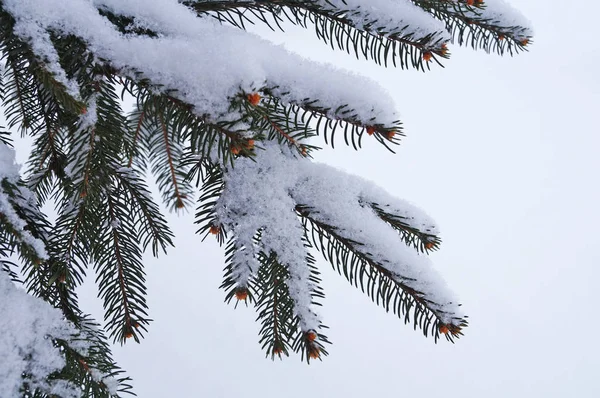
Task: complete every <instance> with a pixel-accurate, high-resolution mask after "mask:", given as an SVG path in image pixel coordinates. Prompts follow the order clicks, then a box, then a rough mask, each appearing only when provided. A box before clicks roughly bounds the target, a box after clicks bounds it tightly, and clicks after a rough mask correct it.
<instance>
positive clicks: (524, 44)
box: [521, 39, 529, 46]
mask: <svg viewBox="0 0 600 398" xmlns="http://www.w3.org/2000/svg"><path fill="white" fill-rule="evenodd" d="M528 44H529V39H523V40H521V45H522V46H526V45H528Z"/></svg>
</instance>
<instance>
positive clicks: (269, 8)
mask: <svg viewBox="0 0 600 398" xmlns="http://www.w3.org/2000/svg"><path fill="white" fill-rule="evenodd" d="M412 2H413V3H414V4H415V5H416V6H418V7H421V8H422V9H423V10H425V11H427V12H429V13H430V14H432V15H433V16H435V17H436V18H437V19H439V20H441V21H443V22H444V23H445V24H446V27H447V29H448V31H450V32H451V34H452V36H453V38H454V40H455V41H456V42H458V43H459V44H463V43H464V44H468V45H470V46H472V47H474V48H481V49H484V50H485V51H488V52H489V51H495V52H498V53H500V54H504V53H509V54H513V53H515V52H518V51H520V50H523V49H524V48H525V45H526V44H527V42H528V40H529V38H527V39H525V40H518V38H519V37H523V32H524V30H523V29H524V28H521V27H518V26H515V27H510V26H508V27H507V26H498V24H497V23H496V22H497V21H492V20H486V19H484V18H481V17H480V16H478V14H477V10H478V9H480V7H482V5H481V4H479V3H477V4H475V5H474V6H469V5H467V3H466V2H465V1H460V2H449V1H444V0H413V1H412ZM182 3H183V4H184V5H186V6H187V7H189V8H190V9H192V10H193V11H194V12H195V13H196V14H197V15H198V17H199V18H215V19H216V20H218V21H220V22H221V23H223V24H228V25H232V26H234V27H237V28H239V29H245V28H246V27H247V26H248V24H255V23H257V22H258V23H263V24H266V25H267V26H269V27H270V28H271V29H273V30H277V29H278V30H281V31H283V28H284V24H287V23H291V24H294V25H298V26H301V27H303V28H307V29H311V30H314V32H315V34H316V36H317V37H318V38H319V39H320V40H322V41H323V42H324V43H326V44H327V45H329V46H330V47H331V48H333V49H341V50H343V51H347V52H348V53H351V54H353V55H355V56H356V57H358V58H363V59H367V60H371V61H374V62H376V63H378V64H381V65H384V66H392V65H393V66H398V67H400V68H416V69H418V70H425V69H428V68H429V67H430V64H431V62H429V61H431V60H433V61H436V62H438V63H439V62H440V61H441V60H443V59H445V58H448V56H449V54H448V51H447V48H446V46H445V45H446V43H444V42H443V41H444V40H443V38H442V36H440V35H438V34H431V35H429V36H426V37H424V38H420V39H416V38H415V37H413V36H412V35H411V34H409V33H407V32H409V31H410V29H409V26H390V27H382V26H381V24H380V23H379V21H377V20H375V19H373V18H371V17H370V15H369V14H367V15H363V14H361V13H359V12H358V11H356V10H349V9H338V8H336V7H335V6H334V5H333V4H331V3H329V2H322V1H320V2H317V1H316V0H308V1H300V0H263V1H247V0H240V1H213V0H200V1H183V2H182ZM98 11H99V13H100V14H101V15H102V16H104V17H105V18H106V20H107V21H108V22H109V23H112V25H113V26H114V27H115V28H116V30H118V31H120V32H122V33H126V34H129V35H137V36H145V37H158V36H159V35H160V32H155V31H153V30H151V29H149V28H146V27H144V24H143V21H142V23H141V24H140V23H138V22H140V21H138V20H137V19H136V18H135V17H132V16H129V15H127V16H123V15H117V14H115V13H114V12H113V11H111V10H109V9H106V8H101V9H99V10H98ZM355 17H360V18H362V19H363V20H362V24H361V25H360V26H359V25H358V24H357V23H356V22H355ZM14 28H15V20H14V19H13V17H12V16H11V15H10V14H9V13H8V12H7V11H5V10H4V8H3V4H2V0H0V62H1V64H2V68H0V72H1V73H0V106H1V107H2V109H3V111H4V114H5V116H6V120H7V129H8V131H4V130H3V128H0V145H10V143H11V134H14V133H15V132H18V133H20V134H21V135H28V136H30V137H31V138H32V140H33V148H32V151H31V153H30V157H29V161H28V164H27V166H28V167H27V172H26V174H25V175H24V176H23V178H22V179H18V180H16V181H15V180H8V179H4V180H2V181H0V195H3V196H2V197H6V198H8V199H7V200H8V202H9V203H10V205H11V206H12V207H13V208H14V209H15V213H16V214H17V216H18V218H19V219H20V220H21V221H23V223H24V224H25V225H26V227H25V228H23V229H20V228H19V227H18V226H17V225H14V222H13V221H14V219H11V218H10V217H7V216H6V215H5V214H2V213H0V268H1V269H2V270H3V271H5V272H7V273H8V274H9V276H10V277H11V278H12V279H13V280H14V281H15V282H16V283H21V280H22V283H23V284H24V286H26V288H27V290H28V292H29V293H31V294H32V295H34V296H37V297H40V298H42V299H43V300H45V301H46V302H48V303H49V304H50V305H52V306H54V307H56V308H58V309H60V311H62V314H63V315H64V318H65V319H66V320H68V321H70V322H72V323H73V324H74V325H75V327H76V328H77V330H78V332H79V334H78V336H77V338H76V339H75V340H73V341H63V340H57V339H55V340H53V341H54V343H55V345H56V347H57V348H58V349H59V350H60V352H61V353H62V354H63V356H64V358H65V360H66V363H67V365H66V367H65V368H64V369H62V370H61V371H60V372H57V373H55V374H52V375H50V376H49V377H50V378H51V379H60V380H68V381H71V382H73V383H76V385H79V386H81V387H82V389H83V393H84V396H86V397H109V396H111V393H110V392H109V389H108V388H107V385H105V384H104V382H103V381H101V380H97V379H95V378H94V377H92V376H93V374H94V372H95V371H96V370H97V371H100V372H101V373H103V374H104V375H106V376H112V377H114V379H115V380H117V381H118V383H119V388H118V390H119V394H123V393H132V389H131V385H130V380H129V378H127V377H126V376H125V375H124V373H123V371H122V370H121V369H120V368H119V367H118V366H117V365H116V364H115V362H114V361H113V359H112V357H111V352H110V345H109V340H108V339H107V337H106V336H105V331H106V335H108V337H109V338H110V340H112V342H113V343H115V342H118V343H121V344H123V343H125V342H126V341H128V339H129V338H133V340H134V341H136V342H139V341H140V340H141V338H142V337H143V333H145V332H148V325H149V323H150V315H151V313H150V310H149V309H148V307H147V304H146V285H145V270H144V264H143V255H144V253H145V252H146V250H151V252H152V254H153V255H154V256H158V255H159V254H160V253H165V252H166V251H167V249H168V248H169V247H170V246H172V245H173V241H172V238H173V235H172V233H171V231H170V229H169V226H168V223H167V221H166V219H165V217H164V216H163V214H162V212H161V208H160V206H159V204H158V203H157V202H156V201H155V199H154V198H153V197H152V194H151V192H150V188H149V186H148V184H147V182H146V179H147V177H148V174H150V175H152V176H153V177H154V179H155V181H156V184H157V187H158V190H159V192H160V199H162V200H161V203H162V204H163V205H164V206H166V208H167V209H168V210H170V211H180V210H186V209H189V208H191V206H192V204H193V203H194V201H195V200H197V204H196V206H197V207H196V213H195V222H196V224H198V231H197V232H198V234H199V235H201V236H202V237H203V239H204V238H206V237H207V236H211V235H214V236H215V237H216V239H217V241H218V242H219V243H220V244H221V245H224V246H225V275H224V281H223V283H222V285H221V288H222V289H223V290H224V291H225V300H226V301H227V302H229V301H234V302H236V305H237V304H238V303H241V302H242V301H243V302H244V304H246V305H247V304H252V305H254V306H255V307H256V310H257V313H258V316H257V321H258V322H259V323H260V332H259V342H260V344H261V346H262V348H263V349H264V350H265V353H266V356H267V357H271V358H272V359H274V358H275V357H282V356H283V355H285V356H288V355H289V354H290V353H292V352H295V353H300V354H301V357H302V358H303V359H304V358H306V360H307V361H308V362H309V361H310V360H313V359H321V358H322V357H323V356H325V355H327V350H326V347H325V344H327V343H329V340H328V338H327V336H326V335H325V334H323V331H324V330H325V329H326V328H327V327H326V326H325V325H322V324H319V327H318V329H319V330H305V328H303V326H302V321H303V320H302V319H300V317H299V315H298V311H296V310H297V308H296V305H297V303H296V302H295V301H294V299H293V298H292V295H291V294H290V286H289V285H290V280H291V273H290V269H289V268H288V266H287V265H285V264H282V263H281V262H280V260H279V258H278V253H265V252H263V251H258V252H257V254H255V258H254V259H255V260H256V269H253V270H251V271H252V272H249V273H248V274H249V275H250V276H249V277H248V278H246V279H245V280H243V281H241V280H240V278H238V277H237V276H238V275H237V274H236V273H239V267H240V264H237V263H236V260H235V258H236V254H240V253H244V251H246V250H248V251H249V250H250V248H249V247H244V246H243V245H242V244H241V243H240V242H239V240H238V239H237V238H238V237H236V236H234V235H233V233H232V232H231V231H227V230H226V228H225V226H223V225H222V224H221V222H220V221H219V215H218V214H217V212H216V210H215V209H216V206H217V205H218V203H219V199H220V198H221V195H222V193H223V192H224V189H225V184H226V173H227V172H228V171H231V170H233V169H234V168H235V164H236V159H239V158H240V157H244V158H251V159H254V158H255V156H256V154H257V151H260V150H261V149H262V148H263V147H262V146H261V145H264V142H266V141H278V142H279V143H280V144H282V145H287V146H289V147H290V148H292V149H294V150H295V151H296V152H297V153H298V155H299V156H303V157H310V156H311V153H313V151H315V150H318V149H319V148H318V147H317V146H315V145H314V140H311V141H309V139H311V138H314V137H322V139H323V141H324V142H325V144H327V145H331V146H332V147H333V146H334V145H335V144H336V143H338V142H339V141H340V140H342V139H343V142H344V143H345V144H346V145H348V146H352V147H353V148H354V149H359V148H360V147H361V145H362V140H363V138H364V137H365V134H366V135H367V136H372V139H374V140H376V141H377V142H379V143H380V144H382V145H383V146H384V147H386V148H387V149H389V150H392V148H391V145H397V144H399V143H400V138H401V137H402V136H403V135H404V132H403V130H402V124H401V122H400V121H395V122H393V123H391V124H390V125H383V124H380V123H377V122H376V121H375V120H374V119H373V120H369V121H364V120H361V119H360V118H359V117H358V113H357V112H356V111H355V110H354V109H352V108H351V107H350V106H349V105H343V106H340V107H339V108H337V109H332V108H331V107H329V106H328V105H327V104H325V103H323V102H322V101H321V100H320V99H319V98H305V99H303V100H301V101H292V102H290V101H283V100H282V98H284V97H285V96H286V95H287V94H289V93H285V92H282V90H281V89H280V88H279V87H276V86H270V85H269V84H268V82H267V83H257V84H259V85H258V86H256V87H255V88H254V89H253V90H252V91H251V92H245V91H243V90H242V89H240V90H239V92H237V93H236V94H235V95H233V96H232V97H231V98H229V99H228V100H229V109H228V113H227V114H226V115H221V116H222V117H217V116H215V115H212V116H209V115H203V114H199V113H198V112H197V110H196V109H194V107H193V106H192V105H191V104H189V103H187V102H185V97H184V96H181V95H180V93H178V92H177V91H174V90H166V89H165V88H164V87H162V86H160V85H158V84H156V82H152V81H150V80H149V79H147V78H146V77H145V75H144V72H143V71H136V70H133V69H126V70H122V69H119V67H117V66H115V65H112V64H111V63H110V61H108V60H104V59H99V58H98V57H97V56H96V55H95V54H93V53H92V52H91V50H90V48H88V45H87V43H85V42H84V41H83V40H82V39H81V38H79V37H76V36H72V35H64V34H62V33H61V32H54V31H51V32H48V33H49V34H50V38H51V42H52V45H53V46H54V49H55V50H56V53H57V55H58V58H59V61H60V67H61V68H62V69H63V70H64V72H65V75H66V77H67V78H68V79H69V80H70V81H72V82H74V83H75V85H76V86H77V87H76V88H77V90H78V92H76V93H74V92H72V91H73V90H72V89H70V88H69V87H66V86H65V84H63V83H61V80H60V79H58V78H57V76H55V75H54V74H53V73H52V72H51V70H53V69H52V68H51V67H50V66H49V65H48V64H47V62H49V61H48V60H45V59H42V58H40V57H39V56H37V55H36V54H34V52H33V50H32V47H31V45H30V43H28V42H27V40H25V39H22V38H20V37H18V36H17V35H16V34H15V32H14ZM430 57H431V59H430ZM182 98H183V99H182ZM126 99H133V100H134V101H135V104H134V106H133V108H132V109H124V108H123V103H124V100H126ZM232 115H235V116H232ZM197 192H198V194H199V196H198V198H196V193H197ZM32 195H33V196H32ZM46 203H49V204H51V205H54V206H55V210H56V213H57V216H56V219H54V220H50V219H49V218H48V217H46V216H45V215H44V214H43V213H42V211H41V210H40V209H41V206H42V205H44V204H46ZM361 205H362V206H364V207H367V208H370V209H372V210H373V213H374V214H375V215H376V216H377V217H379V218H380V219H381V220H383V221H384V222H385V223H387V224H388V225H389V226H390V227H391V228H393V229H394V230H395V231H397V232H398V242H399V244H401V243H402V242H404V243H406V244H407V245H408V246H411V247H412V248H414V249H415V250H417V251H420V252H421V253H425V254H427V253H428V252H429V251H431V250H437V249H438V247H439V245H440V243H441V240H440V238H439V237H438V236H436V235H435V233H434V232H433V229H429V228H427V227H424V228H422V229H420V228H417V227H415V226H414V223H413V222H411V219H409V218H406V216H404V215H401V214H398V213H397V212H395V211H394V210H393V209H392V208H391V206H388V205H386V204H382V203H373V201H367V200H364V201H363V202H362V203H361ZM294 210H295V211H296V215H297V217H298V220H299V221H300V222H301V223H302V225H303V227H304V232H305V236H304V238H303V242H302V244H303V245H304V247H305V248H306V257H305V258H304V259H302V261H303V262H304V263H305V265H306V267H307V269H308V270H309V280H310V284H311V291H310V295H311V299H312V305H317V306H318V305H320V300H322V299H323V298H324V293H323V291H322V290H321V288H320V274H319V271H318V270H317V268H316V265H315V259H314V257H313V256H312V254H311V253H310V251H311V250H314V249H316V250H318V251H320V252H321V253H322V254H323V256H324V257H325V258H326V259H327V260H328V261H329V262H331V264H332V265H333V267H334V268H335V269H336V270H337V271H338V272H339V273H340V274H342V275H344V277H345V278H346V279H348V281H349V282H350V283H351V284H352V285H354V286H356V287H359V288H360V289H361V290H362V291H363V292H364V293H366V294H367V295H368V296H369V297H371V299H372V300H373V301H374V302H376V303H377V304H378V305H381V306H382V307H383V308H385V310H386V311H392V312H393V313H395V314H396V315H397V316H398V317H399V318H401V319H403V320H404V321H405V322H406V323H409V322H412V323H413V325H414V328H415V329H417V328H420V329H421V330H422V331H423V334H424V335H425V336H428V335H432V336H433V337H434V339H435V341H437V339H438V338H439V337H440V334H442V333H443V334H444V335H445V336H446V338H447V339H448V340H450V341H453V339H455V338H458V337H459V336H460V335H462V332H461V329H462V328H464V327H466V326H467V320H466V319H459V318H454V319H452V322H451V324H447V323H444V322H442V320H441V319H442V318H443V317H444V315H445V314H444V313H443V312H442V311H441V310H439V306H436V305H435V304H436V303H433V302H430V301H428V300H427V299H426V298H425V297H424V294H423V293H421V292H419V291H417V290H414V289H412V288H410V287H409V286H408V284H407V283H406V282H408V280H407V279H406V278H404V279H403V278H402V276H400V275H394V274H392V273H391V272H390V271H389V270H388V267H386V264H383V263H380V262H378V261H376V260H375V259H374V258H373V256H372V255H371V254H370V253H369V252H368V250H365V248H364V245H363V244H362V243H361V242H358V241H355V240H351V239H347V238H344V234H343V233H341V232H342V231H340V230H339V228H338V227H336V226H335V225H329V224H327V223H324V222H322V221H319V220H318V218H317V217H315V215H316V214H317V213H318V209H314V208H310V207H308V206H303V205H301V204H299V205H298V206H297V207H296V208H295V209H290V211H294ZM240 216H243V215H240ZM24 231H25V232H26V233H27V234H31V236H32V237H33V238H35V239H37V240H38V241H39V242H41V243H42V244H43V245H44V246H45V248H46V252H47V256H46V257H44V256H40V253H39V252H38V251H37V250H36V248H35V247H32V245H31V242H30V240H28V239H26V237H27V236H28V235H27V236H26V234H25V232H24ZM261 232H262V231H261V230H258V231H256V236H255V237H254V243H255V244H256V245H255V246H256V247H260V241H261ZM246 253H247V252H246ZM42 257H44V258H42ZM90 265H92V266H90ZM90 272H93V273H94V275H95V281H96V284H97V285H98V290H99V296H100V298H101V299H102V300H103V304H104V310H105V313H104V321H105V323H104V325H102V326H100V325H97V324H95V322H94V321H93V320H92V319H91V318H90V317H89V316H88V315H86V314H85V313H84V312H83V311H82V310H81V309H80V308H79V304H78V298H77V288H78V287H79V286H80V285H81V284H82V283H83V281H84V278H85V277H86V275H87V273H90ZM50 337H52V336H50ZM77 340H82V341H85V342H86V343H87V344H88V346H89V350H88V352H87V353H86V354H85V355H82V354H81V353H79V352H78V351H77V350H76V349H75V347H73V344H77V343H78V341H77ZM129 341H131V340H129ZM23 396H28V397H30V396H31V397H47V396H48V395H46V394H45V393H44V392H43V391H30V386H29V385H28V384H27V375H24V379H23ZM112 396H114V395H112Z"/></svg>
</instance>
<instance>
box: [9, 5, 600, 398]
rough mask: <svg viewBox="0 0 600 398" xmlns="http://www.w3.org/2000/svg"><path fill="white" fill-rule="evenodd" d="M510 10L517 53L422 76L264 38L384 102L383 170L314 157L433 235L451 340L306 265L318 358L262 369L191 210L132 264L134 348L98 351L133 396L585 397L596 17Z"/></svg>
mask: <svg viewBox="0 0 600 398" xmlns="http://www.w3.org/2000/svg"><path fill="white" fill-rule="evenodd" d="M512 3H513V4H514V5H515V6H517V7H518V8H519V9H520V10H521V11H522V12H523V13H524V14H526V15H527V16H528V17H529V19H530V20H531V21H532V22H533V26H534V28H535V34H536V36H535V42H534V44H533V46H531V51H530V52H529V53H525V54H521V55H519V56H517V57H514V58H510V57H504V58H500V57H498V56H496V55H486V54H485V53H483V52H473V51H471V50H469V49H459V48H456V47H454V46H452V47H451V51H452V57H451V59H450V60H449V61H447V62H446V63H445V64H446V68H445V69H442V68H434V70H433V71H431V72H428V73H420V72H415V71H402V70H398V69H385V68H383V67H379V66H377V65H374V64H371V63H368V62H358V61H356V60H355V59H353V58H352V56H349V55H347V54H345V53H342V52H332V51H330V50H329V49H328V47H327V46H325V45H324V44H322V43H320V42H318V41H316V40H315V39H313V35H312V34H310V32H309V33H308V34H307V33H306V32H304V31H302V30H299V29H290V30H289V31H288V32H287V34H282V33H278V34H277V35H276V36H277V38H276V39H275V40H276V41H278V42H283V40H286V41H287V43H288V46H289V48H290V49H293V50H295V51H298V52H300V53H302V54H304V55H306V56H310V57H312V58H315V59H318V60H321V61H330V62H333V63H336V64H337V65H340V66H343V67H344V68H348V69H351V70H354V71H356V72H357V73H361V74H365V75H368V76H371V77H373V78H375V79H377V80H378V81H379V82H380V83H381V84H382V85H384V86H385V87H387V88H388V90H389V91H390V92H391V93H392V94H393V96H394V98H395V99H396V101H397V105H398V109H399V110H400V111H401V113H402V120H403V122H404V123H405V127H406V133H407V137H406V138H405V139H404V140H403V144H402V146H400V147H398V154H397V155H391V154H389V153H387V152H386V151H385V149H384V148H382V147H380V146H378V145H375V143H374V142H373V144H369V145H366V148H364V149H363V150H361V151H359V152H355V151H353V150H350V149H347V148H345V147H343V145H342V142H340V143H339V144H340V145H339V147H338V148H336V150H335V151H332V150H325V151H323V152H322V153H321V154H319V155H318V156H317V159H318V160H320V161H324V162H327V163H329V164H332V165H335V166H337V167H339V168H342V169H344V170H347V171H349V172H351V173H354V174H358V175H361V176H364V177H366V178H369V179H371V180H373V181H375V182H376V183H377V184H379V185H381V186H383V187H385V188H386V189H387V190H389V191H390V192H392V193H393V194H394V195H396V196H399V197H402V198H406V199H408V200H410V201H412V202H414V203H416V204H417V205H419V206H420V207H422V208H423V209H425V210H426V211H427V212H428V213H429V214H431V215H432V216H433V217H435V218H436V219H437V220H438V222H439V224H440V226H441V229H442V238H443V241H444V242H443V245H442V250H441V251H440V252H438V253H436V254H434V255H433V259H434V260H435V263H436V267H437V269H438V270H439V272H440V273H441V274H442V275H443V276H444V277H445V279H446V280H447V281H448V284H449V285H450V286H451V287H452V289H453V290H454V291H455V292H456V293H457V294H458V296H459V297H460V299H461V301H462V302H463V303H464V307H465V310H466V311H467V313H468V315H469V317H470V327H469V328H467V329H466V330H465V336H464V337H463V338H462V339H460V340H459V341H458V342H457V344H455V345H452V344H449V343H445V342H441V343H438V344H437V345H436V344H434V343H433V340H432V339H425V338H424V337H423V336H422V335H421V334H420V333H418V332H414V331H413V330H412V326H406V325H404V324H403V323H402V322H401V321H399V320H398V319H397V318H396V317H395V316H393V315H392V314H386V313H385V311H384V310H382V309H381V308H377V307H376V306H375V305H374V304H373V303H371V302H370V300H369V299H368V298H367V297H366V296H363V295H362V293H360V291H358V290H356V289H354V288H353V287H351V286H350V285H349V284H348V283H347V282H346V281H345V280H344V279H343V278H342V277H340V276H338V275H337V274H336V273H335V272H334V271H333V270H332V269H331V268H330V267H329V265H328V264H326V263H325V262H323V261H321V263H320V265H321V266H322V269H323V271H324V272H323V276H324V286H325V291H326V295H327V298H326V300H325V302H324V304H325V305H324V308H323V309H322V310H321V313H322V315H323V317H324V319H325V322H326V324H327V325H329V326H330V327H331V330H330V331H329V333H328V334H329V336H330V338H331V340H332V341H333V342H334V344H333V346H331V347H330V348H329V351H330V356H329V357H327V358H325V360H324V361H323V362H322V363H314V364H311V365H310V366H307V365H306V364H305V363H301V362H300V361H299V357H291V358H288V359H286V360H284V361H282V362H281V361H275V362H271V360H270V359H265V358H264V354H263V352H262V351H261V350H260V347H259V345H258V337H257V331H258V325H257V324H256V323H255V322H254V319H255V317H256V314H255V312H254V310H253V309H252V308H245V307H243V306H242V307H238V309H237V310H234V309H233V306H227V305H226V304H224V303H223V296H224V295H223V292H222V291H220V290H218V289H217V287H218V285H219V284H220V282H221V277H222V268H223V253H222V250H221V249H219V248H218V246H217V245H216V243H215V242H214V241H207V242H204V243H200V239H199V237H198V236H196V235H194V231H195V227H194V226H193V224H192V222H193V213H191V214H187V215H184V216H180V217H176V216H173V217H171V221H172V222H173V224H172V225H173V228H174V230H175V233H176V234H177V241H176V243H177V247H176V248H175V249H172V250H171V251H170V253H169V255H168V256H163V257H161V258H160V259H158V260H153V259H150V258H149V259H148V261H147V272H148V287H149V289H148V290H149V297H148V298H149V299H148V301H149V305H150V315H151V317H152V318H153V319H154V320H155V321H154V323H152V325H151V327H150V333H149V335H148V337H147V338H146V339H145V340H144V341H143V342H142V344H140V345H137V344H135V343H133V344H127V345H126V346H125V347H123V348H120V347H116V348H115V350H114V351H115V356H116V358H117V359H118V361H119V363H120V365H122V366H123V367H124V368H125V369H126V370H127V372H128V374H129V375H130V376H132V377H133V379H134V385H135V390H136V392H137V393H138V395H139V396H140V397H142V398H146V397H152V398H154V397H236V396H246V397H261V398H270V397H280V396H285V397H305V396H313V397H375V396H383V397H388V396H389V397H392V396H416V395H417V394H418V395H419V396H423V397H439V396H447V397H459V396H460V397H474V398H478V397H483V396H485V397H507V396H514V397H545V398H548V397H597V396H600V387H599V386H598V384H597V383H596V380H595V379H596V378H597V376H596V375H597V374H598V373H599V371H600V360H599V359H598V356H599V354H600V349H599V344H598V338H597V333H598V331H599V329H600V322H599V321H598V315H597V308H598V304H599V300H598V299H597V297H596V292H597V286H598V281H599V277H600V272H599V271H598V267H599V265H600V264H599V263H600V262H599V257H600V256H599V254H598V251H597V246H598V243H597V240H598V225H599V224H600V211H598V208H597V206H598V203H599V199H600V197H599V196H600V195H599V192H600V190H599V188H598V176H597V174H598V172H599V171H600V167H599V166H600V161H599V160H598V145H599V143H600V138H599V137H598V133H599V132H600V128H599V127H598V117H599V116H600V115H599V111H600V109H599V105H600V82H599V78H598V74H597V70H598V67H597V64H598V62H599V61H600V45H599V44H598V37H597V36H596V35H595V31H596V29H595V25H596V24H597V16H598V12H599V11H600V6H599V5H598V3H597V2H594V1H579V2H570V1H547V0H546V1H544V0H521V1H518V2H517V1H515V0H512ZM366 141H368V140H366ZM20 156H21V159H23V156H24V152H23V151H21V153H20ZM209 240H210V239H209ZM95 295H96V290H95V288H94V286H93V285H91V284H89V285H87V286H86V287H85V289H84V291H83V292H82V305H84V306H87V308H88V310H91V311H94V313H96V314H97V317H98V318H101V312H100V308H101V307H100V303H99V302H98V300H97V299H95Z"/></svg>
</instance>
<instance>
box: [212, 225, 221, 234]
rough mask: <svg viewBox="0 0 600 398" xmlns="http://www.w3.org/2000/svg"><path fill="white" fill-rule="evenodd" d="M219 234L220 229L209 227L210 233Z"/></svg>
mask: <svg viewBox="0 0 600 398" xmlns="http://www.w3.org/2000/svg"><path fill="white" fill-rule="evenodd" d="M219 232H221V228H220V227H219V226H218V225H211V226H210V233H211V234H213V235H218V234H219Z"/></svg>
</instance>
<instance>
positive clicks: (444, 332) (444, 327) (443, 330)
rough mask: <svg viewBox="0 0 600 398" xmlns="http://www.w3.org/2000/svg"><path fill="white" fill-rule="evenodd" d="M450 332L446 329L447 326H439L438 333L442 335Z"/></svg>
mask: <svg viewBox="0 0 600 398" xmlns="http://www.w3.org/2000/svg"><path fill="white" fill-rule="evenodd" d="M449 331H450V329H448V326H446V325H444V324H441V325H440V333H442V334H448V332H449Z"/></svg>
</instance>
